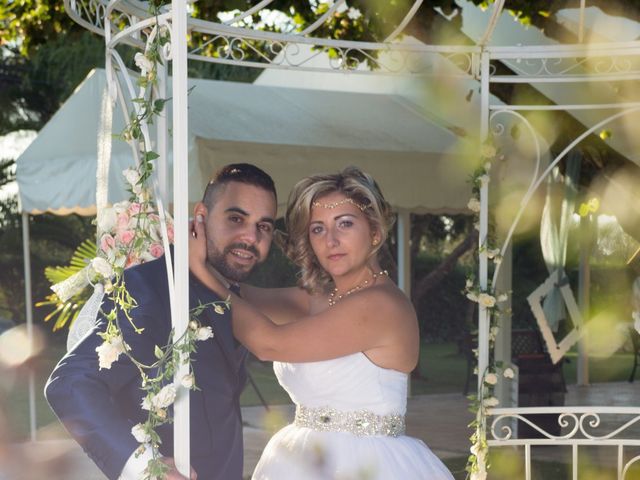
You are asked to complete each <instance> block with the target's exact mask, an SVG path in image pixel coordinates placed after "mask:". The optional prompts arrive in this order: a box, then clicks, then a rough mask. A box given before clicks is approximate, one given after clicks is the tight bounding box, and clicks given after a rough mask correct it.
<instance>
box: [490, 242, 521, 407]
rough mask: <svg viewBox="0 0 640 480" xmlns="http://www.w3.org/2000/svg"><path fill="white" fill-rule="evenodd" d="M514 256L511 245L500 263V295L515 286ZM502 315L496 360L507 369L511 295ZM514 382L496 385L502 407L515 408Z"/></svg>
mask: <svg viewBox="0 0 640 480" xmlns="http://www.w3.org/2000/svg"><path fill="white" fill-rule="evenodd" d="M512 267H513V255H512V248H511V243H509V246H508V247H507V249H506V250H505V252H504V256H503V257H502V262H501V263H500V274H499V275H498V279H497V280H496V290H497V291H498V292H500V293H502V292H510V291H511V290H512V285H513V268H512ZM500 307H501V309H502V313H501V314H500V319H499V321H498V326H499V327H500V331H499V332H498V336H497V337H496V343H495V351H494V354H495V359H496V362H502V364H503V365H504V366H505V367H508V366H509V365H511V330H512V329H511V319H512V315H511V295H509V298H508V299H507V300H506V301H505V302H503V303H501V304H500ZM511 383H512V381H510V380H507V379H505V378H501V379H500V381H499V382H498V384H497V385H496V390H495V396H496V398H497V399H498V400H499V401H500V406H501V407H507V408H508V407H515V406H516V405H512V404H511V403H512V400H513V395H512V392H511V390H512V385H511Z"/></svg>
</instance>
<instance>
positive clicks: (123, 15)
mask: <svg viewBox="0 0 640 480" xmlns="http://www.w3.org/2000/svg"><path fill="white" fill-rule="evenodd" d="M271 3H272V0H262V1H260V2H258V3H256V4H255V5H254V6H253V7H251V8H249V9H247V10H246V11H244V12H241V13H239V14H238V15H236V16H234V17H233V18H231V19H230V20H229V21H227V22H224V23H219V22H211V21H205V20H202V19H193V18H190V17H189V16H188V14H187V4H186V1H185V0H174V1H173V2H172V4H171V8H167V9H166V11H165V13H164V14H162V15H161V16H160V17H159V19H158V20H161V21H162V22H166V25H167V27H168V28H169V29H170V31H171V38H172V44H171V51H170V52H168V55H167V57H168V59H169V60H171V61H172V62H173V78H174V83H173V92H172V93H171V94H169V95H168V96H171V97H172V98H173V102H174V117H173V152H174V158H175V159H176V160H175V161H176V165H175V168H174V172H176V176H175V178H174V189H173V190H174V206H175V215H174V217H175V223H176V232H175V234H176V247H175V264H176V270H175V271H176V278H175V298H174V302H173V306H172V313H173V319H174V322H175V325H176V331H177V332H178V333H180V332H181V331H183V330H184V328H186V324H187V321H186V319H187V315H188V305H187V303H186V302H187V300H186V299H187V298H188V292H186V291H185V290H184V289H185V288H186V286H187V285H188V282H187V281H186V274H187V272H188V261H187V238H186V235H187V229H186V228H183V227H184V226H186V224H187V218H188V211H187V208H188V207H187V204H186V199H187V188H188V187H187V181H186V177H185V175H186V172H187V168H186V167H181V166H180V162H181V161H184V162H186V159H187V157H188V155H187V135H186V134H187V129H188V125H187V115H186V109H187V98H186V91H187V85H186V62H187V60H188V59H190V60H199V61H206V62H214V63H222V64H231V65H238V66H246V67H254V68H279V69H292V70H312V71H329V72H330V71H334V72H335V71H338V72H345V71H346V72H351V73H355V74H367V75H380V74H387V75H422V76H428V75H434V74H436V73H440V72H436V71H435V70H434V67H435V66H437V61H436V60H437V59H440V58H441V57H445V58H448V59H449V60H451V61H453V62H454V63H455V64H456V65H457V66H458V67H459V71H458V72H457V73H455V74H451V73H449V75H457V76H460V77H465V78H476V79H478V80H479V81H480V86H481V107H482V109H481V118H480V119H479V120H480V121H479V125H480V128H479V132H478V133H479V137H480V138H485V137H487V136H488V135H489V133H490V122H491V119H492V118H494V117H495V115H498V114H499V113H502V112H512V115H514V116H517V117H519V118H520V119H521V120H522V121H525V122H526V119H524V118H523V117H522V116H521V115H520V114H518V113H516V112H518V111H522V110H532V109H547V110H570V109H599V108H607V109H615V110H620V109H622V110H623V111H622V112H619V113H615V114H613V115H612V116H611V117H610V118H609V119H607V120H604V121H602V122H601V123H600V124H598V125H597V126H595V127H592V128H591V129H589V131H588V132H585V134H584V135H581V137H580V138H578V139H576V140H575V141H574V142H573V143H572V145H571V146H573V145H575V144H578V143H579V142H580V140H581V139H582V138H583V137H585V136H586V135H588V133H590V132H593V131H595V130H596V129H597V128H598V127H599V126H600V125H604V124H606V123H607V122H608V121H610V120H612V119H614V118H618V117H620V116H622V115H625V114H627V113H629V112H632V111H636V110H638V108H640V105H638V104H637V103H633V102H628V103H624V102H620V103H613V104H606V105H605V104H603V105H593V104H584V105H576V104H571V105H554V106H549V107H540V106H522V105H519V106H517V105H507V106H500V107H498V106H493V105H490V103H489V98H490V97H489V90H490V86H491V84H492V83H513V84H515V83H577V84H579V83H580V82H586V81H601V82H605V81H618V80H638V79H640V64H639V63H640V62H638V59H639V58H640V42H627V43H612V44H602V45H595V46H594V45H589V46H586V45H557V46H539V47H526V48H523V47H493V46H490V41H491V38H492V35H493V33H494V31H495V28H496V25H497V22H498V20H499V17H500V14H501V13H502V11H503V9H504V4H505V1H504V0H497V1H496V2H494V4H493V7H492V14H491V17H490V19H489V22H488V24H487V25H486V28H485V32H484V34H483V35H482V37H481V39H480V41H479V42H478V44H477V45H472V46H456V45H422V44H417V45H416V44H412V45H408V44H404V43H401V42H396V41H395V40H396V39H398V38H399V36H400V35H401V34H402V32H403V30H404V29H405V28H406V26H407V25H408V24H409V23H410V22H411V20H412V19H413V18H414V17H415V15H416V14H417V12H418V11H419V9H420V8H421V7H423V1H422V0H416V1H414V2H413V4H412V6H411V7H410V8H409V10H408V11H407V13H406V15H405V16H404V17H403V19H402V20H401V22H400V23H399V24H398V26H397V27H396V28H395V29H394V31H393V32H392V33H391V34H390V35H389V36H388V37H387V38H386V39H385V40H384V41H383V42H379V43H376V42H355V41H344V40H333V39H328V38H321V37H314V36H313V33H314V32H316V31H317V30H318V29H319V27H320V26H321V25H322V24H323V23H324V22H325V21H326V19H327V18H328V17H329V16H330V15H331V14H332V13H334V12H335V11H337V10H338V9H339V8H340V7H341V6H343V5H345V4H346V2H345V1H344V0H338V1H336V2H334V3H333V4H332V6H330V7H329V9H328V10H327V11H325V12H324V13H323V14H321V15H319V16H318V18H317V19H316V21H315V22H313V23H312V24H311V25H310V26H309V27H308V28H306V29H305V30H303V31H302V32H298V33H273V32H264V31H260V30H255V29H252V28H249V27H247V26H238V25H239V24H240V23H241V22H242V21H243V20H245V19H246V18H248V17H249V16H251V15H256V14H259V13H260V11H262V10H263V9H266V8H268V6H269V5H270V4H271ZM65 8H66V10H67V12H68V13H69V15H70V16H71V17H72V18H73V19H74V20H75V21H76V22H78V23H79V24H80V25H82V26H84V27H85V28H87V29H88V30H91V31H93V32H96V33H99V34H102V35H104V36H105V38H106V40H107V48H108V50H109V51H114V50H115V48H116V47H117V46H118V45H119V44H128V45H131V46H134V47H136V48H138V49H141V48H144V44H145V43H144V40H143V38H142V37H143V35H144V32H145V29H148V28H154V26H155V27H158V25H156V19H155V18H154V17H150V15H149V13H148V11H147V9H146V6H145V4H143V3H141V2H138V1H136V0H111V1H108V0H65ZM423 8H424V7H423ZM584 9H585V2H584V1H582V2H581V14H580V31H581V32H582V31H583V26H584V14H583V13H584ZM187 33H189V34H190V35H191V36H201V37H207V38H208V40H207V41H206V42H205V43H204V46H205V47H210V48H207V49H205V48H202V47H200V48H199V49H197V50H192V51H188V50H187V44H186V37H187ZM581 36H582V34H581ZM302 44H304V45H311V46H313V47H315V49H316V51H315V52H313V53H312V55H313V57H316V56H317V55H318V53H317V52H318V50H319V51H328V50H329V49H331V50H333V51H335V52H337V54H338V60H337V61H331V60H329V59H328V60H327V62H326V64H325V65H324V66H322V67H318V66H317V64H314V66H313V67H312V66H310V65H309V64H308V61H309V60H310V59H311V58H313V57H309V58H306V59H305V58H303V59H300V58H299V57H298V56H295V55H293V53H298V51H299V48H298V46H299V45H302ZM258 45H260V47H258ZM247 51H248V52H251V53H252V55H247V54H246V53H245V52H247ZM265 51H266V52H268V53H267V54H265V53H264V52H265ZM211 52H214V54H213V55H212V54H211ZM383 52H384V53H391V54H392V57H393V56H395V59H396V60H397V61H394V62H392V63H386V62H385V61H382V60H380V56H379V54H380V53H383ZM108 57H109V60H108V62H111V61H112V59H113V60H115V62H116V63H119V60H118V57H117V55H115V54H114V55H111V54H109V55H108ZM294 57H295V58H294ZM585 58H587V59H592V60H598V59H600V60H599V61H600V64H601V65H600V67H597V68H594V67H593V65H589V64H587V63H586V62H585ZM363 59H365V60H367V61H369V62H370V63H371V64H373V65H374V66H375V67H376V68H375V69H373V70H369V71H364V70H360V69H358V67H359V66H360V64H361V62H362V61H363ZM605 59H608V60H609V61H610V63H609V64H608V65H604V64H603V62H605V61H606V60H605ZM522 60H524V63H521V61H522ZM497 63H502V64H505V65H507V66H509V68H511V70H512V71H513V72H514V73H513V74H507V75H505V74H500V75H498V74H496V69H495V65H496V64H497ZM554 67H557V68H554ZM120 70H121V73H124V72H123V71H124V67H123V66H122V65H120ZM162 81H163V80H162V79H161V82H162ZM527 128H528V129H529V130H530V131H531V132H533V130H532V127H531V126H530V125H527ZM534 136H535V135H534ZM149 141H151V140H149ZM155 141H156V142H157V143H158V145H160V146H162V145H165V147H164V148H165V150H164V151H163V150H162V147H161V152H160V153H161V156H163V157H164V158H166V136H165V133H163V131H162V128H161V129H160V131H159V132H158V133H157V134H156V139H155ZM571 146H570V147H571ZM568 148H569V147H568ZM567 151H568V150H567ZM565 154H566V151H565V152H563V153H562V154H561V155H559V156H558V157H557V158H556V159H555V160H554V162H553V163H554V164H557V163H558V162H559V161H560V160H561V159H562V157H563V156H564V155H565ZM550 169H551V167H549V168H547V169H546V170H545V171H544V172H543V173H542V175H540V177H537V173H538V170H536V178H534V179H532V183H531V185H530V189H529V192H532V191H533V190H535V189H536V188H537V187H538V186H539V185H540V184H541V182H542V180H543V179H544V177H545V176H546V175H548V173H549V171H550ZM183 174H185V175H183ZM529 192H528V194H527V201H528V199H529V198H530V196H531V195H532V193H531V195H529ZM488 196H489V190H488V186H487V185H484V186H483V187H482V188H481V212H480V226H479V229H480V235H479V242H480V245H481V246H483V245H485V244H486V240H487V235H488V225H489V222H488V219H489V210H488V208H489V207H488V205H489V202H488V200H489V197H488ZM525 208H526V202H525V203H523V205H522V206H521V211H523V210H524V209H525ZM520 215H521V213H520V214H519V215H518V217H517V218H516V220H515V221H514V224H513V226H512V228H511V229H510V231H509V235H508V240H507V243H505V245H504V246H503V247H502V251H503V252H504V251H505V249H506V248H507V244H508V241H509V240H510V237H511V235H512V233H513V230H514V229H515V227H516V225H517V221H518V218H519V216H520ZM169 271H171V269H169ZM488 272H489V269H488V262H487V254H486V251H483V249H481V253H480V264H479V277H480V278H479V281H480V287H481V288H482V289H484V290H488V289H489V285H490V283H489V278H488ZM496 275H497V273H494V280H495V276H496ZM173 280H174V279H170V283H173ZM488 339H489V318H488V314H487V311H486V309H485V308H483V307H481V308H480V313H479V371H480V372H482V371H484V368H485V367H486V366H487V365H488V359H489V340H488ZM179 375H182V372H180V373H179ZM480 387H481V385H480V384H479V388H480ZM187 409H188V402H185V401H184V396H183V398H182V399H180V400H179V401H178V403H177V404H176V422H175V429H176V430H175V432H176V439H178V438H181V439H182V441H181V442H178V444H177V445H176V461H177V463H178V465H179V467H180V468H181V470H182V471H187V470H186V469H185V466H186V465H187V464H188V443H187V442H185V441H184V439H188V437H189V435H188V410H187ZM600 410H602V409H600ZM605 410H606V409H605ZM514 411H518V412H519V411H520V410H519V409H514ZM185 412H186V414H185ZM494 413H495V414H496V415H508V414H510V413H512V412H510V411H502V412H501V411H500V409H496V410H494ZM634 414H637V415H639V416H640V410H639V411H637V412H635V411H634ZM502 440H504V439H500V438H497V437H496V438H495V439H493V440H492V441H491V442H492V443H491V444H492V445H499V444H501V443H500V442H501V441H502ZM527 445H528V447H529V448H530V444H527ZM572 445H575V448H576V449H577V445H578V444H577V443H574V444H572ZM185 446H186V448H185ZM576 451H577V450H576ZM576 455H577V454H576ZM634 460H635V459H634ZM627 468H628V466H627V467H625V468H624V470H625V471H626V469H627ZM620 470H621V471H620V473H619V478H623V477H622V475H623V473H622V470H623V469H622V468H621V469H620Z"/></svg>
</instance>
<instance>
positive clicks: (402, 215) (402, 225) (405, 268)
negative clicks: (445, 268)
mask: <svg viewBox="0 0 640 480" xmlns="http://www.w3.org/2000/svg"><path fill="white" fill-rule="evenodd" d="M396 228H397V233H398V287H399V288H400V290H402V291H403V292H404V293H405V295H406V296H407V297H409V298H411V213H410V212H409V211H408V210H398V225H397V227H396Z"/></svg>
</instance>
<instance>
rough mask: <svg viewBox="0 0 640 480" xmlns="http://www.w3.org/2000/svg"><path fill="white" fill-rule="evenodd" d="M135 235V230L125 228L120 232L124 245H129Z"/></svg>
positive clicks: (119, 235)
mask: <svg viewBox="0 0 640 480" xmlns="http://www.w3.org/2000/svg"><path fill="white" fill-rule="evenodd" d="M135 236H136V233H135V232H134V231H133V230H124V231H122V232H120V233H118V240H119V241H120V243H122V244H123V245H129V244H130V243H131V241H132V240H133V238H134V237H135Z"/></svg>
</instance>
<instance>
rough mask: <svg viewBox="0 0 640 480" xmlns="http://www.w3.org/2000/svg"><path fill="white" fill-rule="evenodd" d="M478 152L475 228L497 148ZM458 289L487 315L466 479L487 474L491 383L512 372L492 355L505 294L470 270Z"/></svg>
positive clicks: (492, 255)
mask: <svg viewBox="0 0 640 480" xmlns="http://www.w3.org/2000/svg"><path fill="white" fill-rule="evenodd" d="M480 156H481V158H482V161H483V165H482V166H481V167H480V168H478V169H477V170H476V171H475V172H474V173H473V174H472V177H471V183H472V187H473V188H472V197H471V199H470V200H469V202H468V204H467V208H468V209H469V210H471V211H472V212H473V213H474V215H475V216H476V220H475V223H474V226H475V227H476V229H479V219H478V216H479V213H480V209H481V204H480V190H481V188H482V187H483V186H486V185H488V183H489V181H490V176H489V172H490V170H491V165H492V162H493V161H494V160H495V159H496V158H498V156H499V152H498V149H497V148H496V147H495V146H494V145H493V143H492V142H491V141H488V142H486V143H485V144H483V145H482V148H481V150H480ZM487 243H488V242H487ZM487 243H485V244H483V245H481V246H480V248H479V249H478V253H485V254H486V255H487V258H488V259H489V260H492V261H493V263H494V265H496V266H497V265H500V263H501V262H502V256H501V255H500V252H501V251H500V249H499V248H491V247H490V246H489V245H488V244H487ZM462 293H463V295H465V296H466V297H467V298H468V299H469V300H471V301H472V302H476V303H478V304H479V305H480V306H482V307H484V308H485V309H486V310H487V315H488V317H489V352H490V354H489V362H488V365H487V367H486V369H485V370H484V371H483V372H478V368H477V367H476V369H475V373H476V374H477V375H480V378H481V379H482V384H481V387H480V389H479V392H478V395H470V396H469V399H470V400H471V401H472V403H471V406H470V409H471V411H472V412H473V413H475V418H474V420H473V421H472V422H471V423H470V424H469V427H470V428H472V429H473V434H472V435H471V437H470V438H469V439H470V440H471V448H470V452H471V455H470V456H469V458H468V460H467V467H466V470H467V472H468V475H467V478H469V479H470V480H485V479H486V478H487V471H488V469H489V467H490V463H489V447H488V445H487V416H488V411H489V409H490V408H492V407H497V406H498V404H499V401H498V399H497V398H496V397H495V395H494V390H495V386H496V385H497V383H498V379H499V374H501V375H502V376H503V377H504V378H508V379H511V378H513V377H514V375H515V373H514V371H513V369H511V368H510V367H507V368H504V366H503V365H502V364H501V362H496V361H495V358H494V356H493V355H492V352H493V348H494V345H495V340H496V337H497V336H498V332H499V327H498V318H499V316H500V313H501V312H502V310H501V308H500V306H499V304H500V303H502V302H505V301H507V300H508V299H509V294H508V293H497V292H495V288H494V287H493V286H492V285H490V286H489V288H488V289H486V290H484V289H481V288H480V286H479V285H478V284H477V283H476V279H475V276H474V275H473V274H470V275H469V276H468V277H467V281H466V284H465V289H464V290H463V292H462ZM476 334H477V332H476ZM473 353H474V354H475V356H476V358H477V357H478V350H477V349H475V350H474V351H473Z"/></svg>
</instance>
